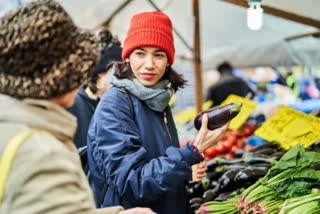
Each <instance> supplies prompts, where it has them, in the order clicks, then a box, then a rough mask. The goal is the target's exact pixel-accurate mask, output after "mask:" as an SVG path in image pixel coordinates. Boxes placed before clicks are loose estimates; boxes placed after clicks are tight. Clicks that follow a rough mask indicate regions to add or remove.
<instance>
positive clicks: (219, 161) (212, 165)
mask: <svg viewBox="0 0 320 214" xmlns="http://www.w3.org/2000/svg"><path fill="white" fill-rule="evenodd" d="M238 163H243V160H242V159H241V158H239V159H230V160H228V159H224V158H218V157H217V158H214V159H212V160H209V161H208V162H207V168H208V172H210V171H213V170H215V168H216V167H218V166H221V165H233V164H238Z"/></svg>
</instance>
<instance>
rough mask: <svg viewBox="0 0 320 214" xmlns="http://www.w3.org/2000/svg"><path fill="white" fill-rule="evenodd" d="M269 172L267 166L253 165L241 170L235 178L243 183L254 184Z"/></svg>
mask: <svg viewBox="0 0 320 214" xmlns="http://www.w3.org/2000/svg"><path fill="white" fill-rule="evenodd" d="M267 172H268V168H265V167H253V166H249V167H247V168H245V169H243V170H241V171H239V172H238V173H237V174H236V176H235V177H234V180H235V181H236V182H240V183H242V184H250V185H251V184H253V183H254V182H256V181H257V180H258V179H259V178H261V177H263V176H265V175H266V174H267Z"/></svg>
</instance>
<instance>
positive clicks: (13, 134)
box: [0, 0, 152, 214]
mask: <svg viewBox="0 0 320 214" xmlns="http://www.w3.org/2000/svg"><path fill="white" fill-rule="evenodd" d="M98 55H99V51H98V48H97V44H96V41H95V36H94V35H92V34H91V33H90V32H88V31H83V30H80V29H78V28H77V27H76V26H75V25H74V23H73V22H72V20H71V18H70V17H69V15H68V14H67V13H66V12H65V11H64V9H63V8H62V7H61V6H60V5H59V4H58V3H57V2H55V1H53V0H38V1H34V2H30V3H28V4H26V5H24V6H22V7H20V8H18V9H16V10H14V11H10V12H8V13H7V14H6V15H4V16H3V17H1V18H0V136H1V137H0V142H1V143H0V157H1V158H4V156H3V152H4V150H5V148H7V147H8V144H9V143H10V146H12V145H13V144H12V143H13V142H14V143H17V142H19V143H20V142H21V143H23V144H22V145H20V147H18V150H17V153H16V154H15V156H14V160H13V163H12V165H11V168H10V170H9V172H8V178H7V179H6V180H1V181H3V183H2V182H0V183H1V188H0V189H1V190H4V194H3V197H2V200H1V201H0V213H24V214H38V213H39V214H40V213H46V214H49V213H50V214H53V213H57V214H64V213H77V214H79V213H83V214H88V213H106V214H114V213H122V214H130V213H141V214H150V213H152V211H151V210H150V209H147V208H135V209H131V210H127V211H121V210H122V207H120V206H118V207H111V208H105V209H99V210H97V209H95V203H94V200H93V196H92V192H91V190H90V187H89V184H88V182H87V180H86V176H85V175H84V173H83V171H82V168H81V163H80V159H79V156H78V154H77V149H76V148H75V146H74V144H73V142H72V137H73V135H74V132H75V130H76V120H75V118H74V117H73V116H72V115H71V114H69V113H68V112H67V111H66V110H65V108H67V107H70V106H71V105H72V104H73V102H74V98H75V96H76V94H77V88H78V87H79V85H80V84H81V83H82V82H83V81H84V80H86V79H87V76H88V73H89V72H90V71H91V70H92V68H93V67H94V66H95V64H96V62H97V59H98ZM40 130H41V131H40ZM24 134H26V137H22V139H20V140H17V137H21V136H24ZM13 139H16V140H13ZM12 148H13V147H11V149H12ZM9 151H12V150H9ZM10 154H13V153H10ZM2 160H4V159H1V161H2ZM6 160H8V159H6ZM1 163H3V162H1ZM1 166H2V165H1ZM8 166H9V165H5V166H2V167H3V168H1V169H0V171H1V178H3V175H4V174H3V173H4V172H5V169H6V167H8ZM2 184H5V186H4V187H5V188H4V189H2V187H3V186H2Z"/></svg>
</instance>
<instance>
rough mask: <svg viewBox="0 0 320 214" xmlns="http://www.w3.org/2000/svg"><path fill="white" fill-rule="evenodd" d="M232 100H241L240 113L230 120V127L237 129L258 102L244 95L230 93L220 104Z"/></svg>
mask: <svg viewBox="0 0 320 214" xmlns="http://www.w3.org/2000/svg"><path fill="white" fill-rule="evenodd" d="M232 102H242V108H241V111H240V113H239V114H238V115H237V116H236V117H235V118H233V119H232V120H231V123H230V126H229V128H230V129H233V130H236V129H239V128H240V127H241V126H242V125H243V124H244V123H245V122H246V120H247V119H248V117H249V116H250V115H251V114H252V112H253V111H254V110H255V108H256V107H257V105H258V103H257V102H254V101H252V100H249V99H247V98H244V97H240V96H237V95H234V94H231V95H229V96H228V97H227V99H225V100H224V101H223V102H222V103H221V105H226V104H228V103H232Z"/></svg>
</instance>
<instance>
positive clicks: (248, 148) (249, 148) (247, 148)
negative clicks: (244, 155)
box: [244, 145, 253, 151]
mask: <svg viewBox="0 0 320 214" xmlns="http://www.w3.org/2000/svg"><path fill="white" fill-rule="evenodd" d="M251 149H253V146H251V145H245V146H244V150H245V151H250V150H251Z"/></svg>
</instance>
